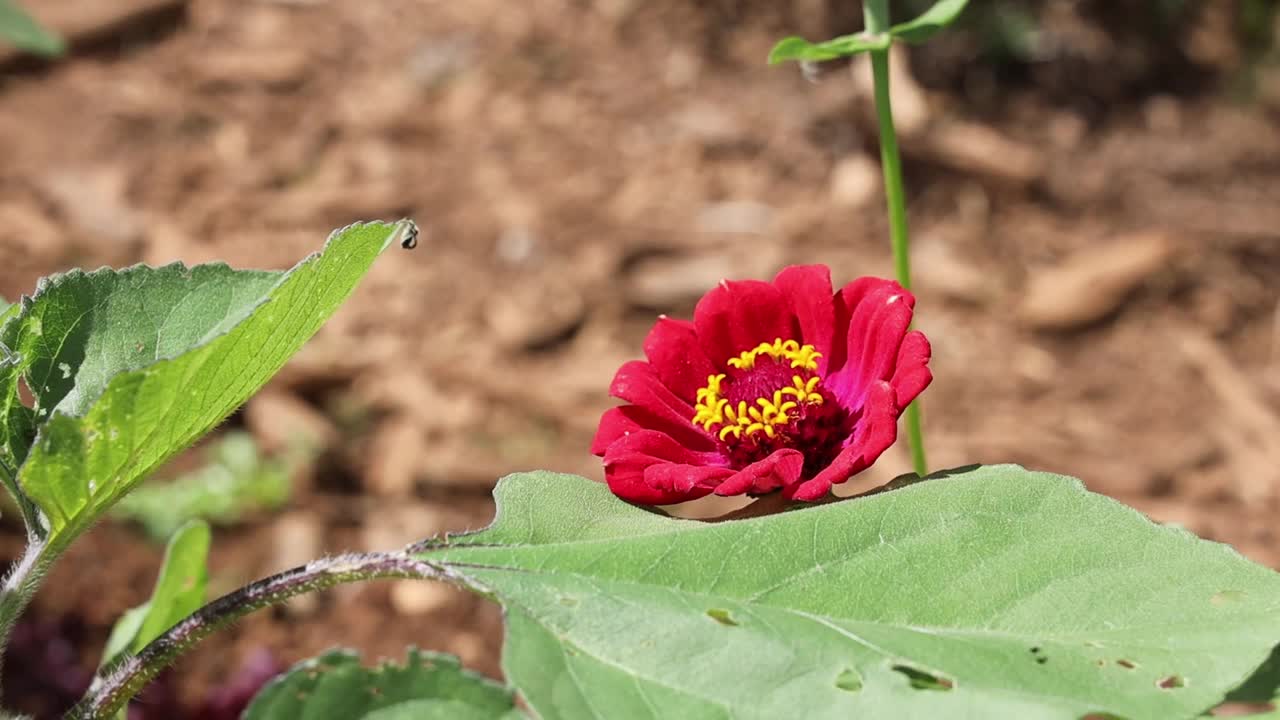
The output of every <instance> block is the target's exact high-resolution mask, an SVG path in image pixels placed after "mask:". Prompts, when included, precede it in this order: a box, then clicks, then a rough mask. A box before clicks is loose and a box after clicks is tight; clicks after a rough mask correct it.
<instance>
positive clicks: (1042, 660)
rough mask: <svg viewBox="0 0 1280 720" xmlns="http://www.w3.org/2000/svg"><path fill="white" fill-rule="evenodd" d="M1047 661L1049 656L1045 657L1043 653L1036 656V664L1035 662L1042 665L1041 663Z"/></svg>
mask: <svg viewBox="0 0 1280 720" xmlns="http://www.w3.org/2000/svg"><path fill="white" fill-rule="evenodd" d="M1047 662H1049V658H1047V657H1045V656H1043V655H1041V656H1040V657H1038V658H1036V664H1037V665H1043V664H1045V663H1047Z"/></svg>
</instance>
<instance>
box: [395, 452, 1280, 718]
mask: <svg viewBox="0 0 1280 720" xmlns="http://www.w3.org/2000/svg"><path fill="white" fill-rule="evenodd" d="M496 497H497V500H498V515H497V519H496V521H495V522H494V524H493V525H492V526H491V527H490V528H488V529H486V530H484V531H481V532H478V533H475V534H470V535H464V536H461V537H457V538H451V539H449V540H447V541H436V542H430V543H427V544H425V545H424V546H423V547H422V548H421V550H420V554H419V557H420V558H421V559H423V560H425V561H427V562H429V563H433V564H435V565H442V566H447V567H446V569H447V570H448V572H450V573H453V574H454V575H455V576H456V577H458V578H460V579H461V580H462V581H463V582H465V583H467V584H469V585H471V586H472V587H473V588H474V589H475V590H477V591H479V592H482V593H484V594H486V595H490V596H493V597H495V598H496V599H497V600H499V601H500V602H501V603H502V604H503V605H504V606H505V607H506V614H507V622H508V628H507V645H506V649H505V651H504V659H503V664H504V670H505V673H506V676H507V678H508V680H509V681H510V682H512V683H513V684H514V685H515V686H516V687H517V688H519V690H520V691H521V693H522V694H523V695H524V696H525V698H526V699H527V700H528V703H529V705H530V706H531V707H532V708H533V709H534V710H535V711H536V712H537V713H538V714H539V715H540V716H541V717H544V718H594V717H601V716H602V714H603V716H607V717H610V718H630V717H645V718H647V717H681V718H728V717H734V718H771V717H805V718H848V717H894V718H936V717H983V718H1003V717H1009V718H1020V719H1024V718H1063V719H1067V718H1070V719H1071V720H1075V719H1077V718H1080V717H1083V716H1086V715H1089V714H1093V713H1097V714H1111V715H1115V716H1120V717H1125V718H1128V719H1129V720H1140V719H1143V718H1151V719H1153V720H1156V719H1159V720H1167V719H1169V718H1179V717H1192V716H1195V715H1197V714H1198V713H1200V712H1202V711H1203V710H1205V709H1206V708H1208V707H1211V706H1213V705H1215V704H1216V703H1217V702H1218V701H1220V700H1221V698H1222V697H1223V696H1224V695H1225V694H1226V693H1227V692H1228V691H1229V690H1231V688H1232V687H1233V686H1234V685H1236V684H1237V683H1238V682H1239V681H1240V680H1241V678H1243V677H1245V676H1246V675H1248V674H1249V672H1250V671H1251V670H1253V669H1254V668H1255V667H1256V666H1258V665H1259V664H1260V663H1261V662H1262V661H1263V660H1264V659H1265V658H1266V657H1267V655H1268V652H1269V651H1270V650H1271V648H1272V647H1273V646H1275V645H1276V644H1277V641H1280V615H1278V614H1277V613H1276V611H1275V608H1276V606H1277V604H1278V603H1280V575H1277V574H1276V573H1273V572H1271V571H1269V570H1267V569H1265V568H1262V567H1260V566H1257V565H1255V564H1253V563H1250V562H1248V561H1247V560H1245V559H1244V558H1242V557H1240V556H1239V555H1238V554H1237V553H1236V552H1235V551H1234V550H1232V549H1231V548H1229V547H1227V546H1223V545H1219V544H1215V543H1211V542H1206V541H1203V540H1200V539H1198V538H1196V537H1194V536H1192V535H1190V534H1188V533H1186V532H1184V531H1181V530H1177V529H1173V528H1167V527H1161V526H1157V525H1154V524H1152V523H1151V522H1149V521H1148V520H1146V519H1145V518H1143V517H1142V516H1141V515H1140V514H1138V513H1137V512H1135V511H1133V510H1132V509H1130V508H1127V507H1125V506H1123V505H1121V504H1119V503H1116V502H1114V501H1112V500H1110V499H1108V498H1105V497H1102V496H1100V495H1095V494H1092V493H1089V492H1087V491H1085V490H1084V488H1083V487H1082V486H1081V485H1080V483H1079V482H1078V481H1075V480H1072V479H1070V478H1065V477H1062V476H1057V475H1050V474H1045V473H1036V472H1029V471H1026V470H1024V469H1022V468H1019V467H1016V466H995V467H982V468H977V469H971V470H967V471H963V472H956V473H953V474H950V475H949V476H945V475H944V476H936V477H933V478H931V479H929V480H928V481H927V482H921V483H917V484H914V485H911V486H909V487H905V488H903V489H899V490H894V491H892V492H887V493H882V494H878V495H874V496H870V497H866V498H861V499H857V500H852V501H846V502H840V503H833V504H828V505H824V506H819V507H811V508H806V509H802V510H796V511H792V512H787V513H784V514H781V515H773V516H768V517H763V518H757V519H752V520H744V521H736V522H727V523H720V524H706V523H700V522H693V521H687V520H678V519H673V518H669V517H665V516H663V515H659V514H655V513H652V512H650V511H647V510H644V509H641V508H637V507H633V506H630V505H627V504H625V503H623V502H621V501H619V500H618V499H616V498H615V497H614V496H612V495H611V494H610V493H609V491H608V489H607V488H605V487H604V486H602V485H599V484H595V483H591V482H589V481H587V480H584V479H582V478H577V477H573V476H566V475H556V474H552V473H530V474H525V475H517V476H512V477H510V478H507V479H506V480H504V481H502V482H501V483H500V484H499V486H498V489H497V491H496ZM605 709H607V712H606V710H605Z"/></svg>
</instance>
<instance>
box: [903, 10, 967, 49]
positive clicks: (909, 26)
mask: <svg viewBox="0 0 1280 720" xmlns="http://www.w3.org/2000/svg"><path fill="white" fill-rule="evenodd" d="M968 4H969V0H938V2H936V3H934V4H933V7H931V8H929V9H928V10H925V11H924V12H923V13H921V14H920V16H919V17H917V18H916V19H914V20H909V21H907V22H904V23H899V24H897V25H894V26H893V27H891V28H889V34H890V35H891V36H893V37H895V38H897V39H899V40H902V41H904V42H909V43H912V44H917V43H922V42H924V41H925V40H928V39H929V38H931V37H933V35H934V34H935V33H937V32H938V31H939V30H941V29H943V28H945V27H946V26H948V25H950V24H951V23H952V22H954V21H955V19H956V18H957V17H959V16H960V13H961V12H962V11H963V10H964V8H965V5H968Z"/></svg>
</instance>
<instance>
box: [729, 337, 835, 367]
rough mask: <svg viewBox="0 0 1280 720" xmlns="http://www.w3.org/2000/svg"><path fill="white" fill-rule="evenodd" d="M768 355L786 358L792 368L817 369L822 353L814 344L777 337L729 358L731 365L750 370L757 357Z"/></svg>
mask: <svg viewBox="0 0 1280 720" xmlns="http://www.w3.org/2000/svg"><path fill="white" fill-rule="evenodd" d="M761 355H768V356H769V357H771V358H773V359H774V360H786V361H788V362H790V363H791V367H792V368H796V369H804V370H817V369H818V358H820V357H822V353H820V352H818V350H817V348H815V347H814V346H812V345H801V344H800V343H798V342H796V341H795V340H783V339H782V338H775V339H774V341H773V342H771V343H767V342H766V343H760V344H759V345H757V346H755V347H754V348H753V349H751V350H744V351H742V354H740V355H738V357H736V358H729V367H732V368H737V369H739V370H750V369H751V368H753V367H755V366H756V358H758V357H760V356H761Z"/></svg>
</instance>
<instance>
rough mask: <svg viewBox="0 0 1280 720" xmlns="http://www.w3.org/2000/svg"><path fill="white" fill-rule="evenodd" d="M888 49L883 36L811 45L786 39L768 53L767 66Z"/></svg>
mask: <svg viewBox="0 0 1280 720" xmlns="http://www.w3.org/2000/svg"><path fill="white" fill-rule="evenodd" d="M887 47H889V38H888V37H887V36H885V35H864V34H862V33H858V34H855V35H843V36H841V37H838V38H834V39H832V40H828V41H826V42H820V43H811V42H809V41H808V40H805V39H804V38H802V37H794V36H793V37H788V38H783V39H781V40H779V41H778V44H777V45H774V46H773V50H771V51H769V64H770V65H777V64H778V63H780V62H786V61H788V60H798V61H803V62H819V61H822V60H835V59H836V58H842V57H849V56H851V55H857V54H858V53H863V52H867V51H868V50H883V49H885V48H887Z"/></svg>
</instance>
